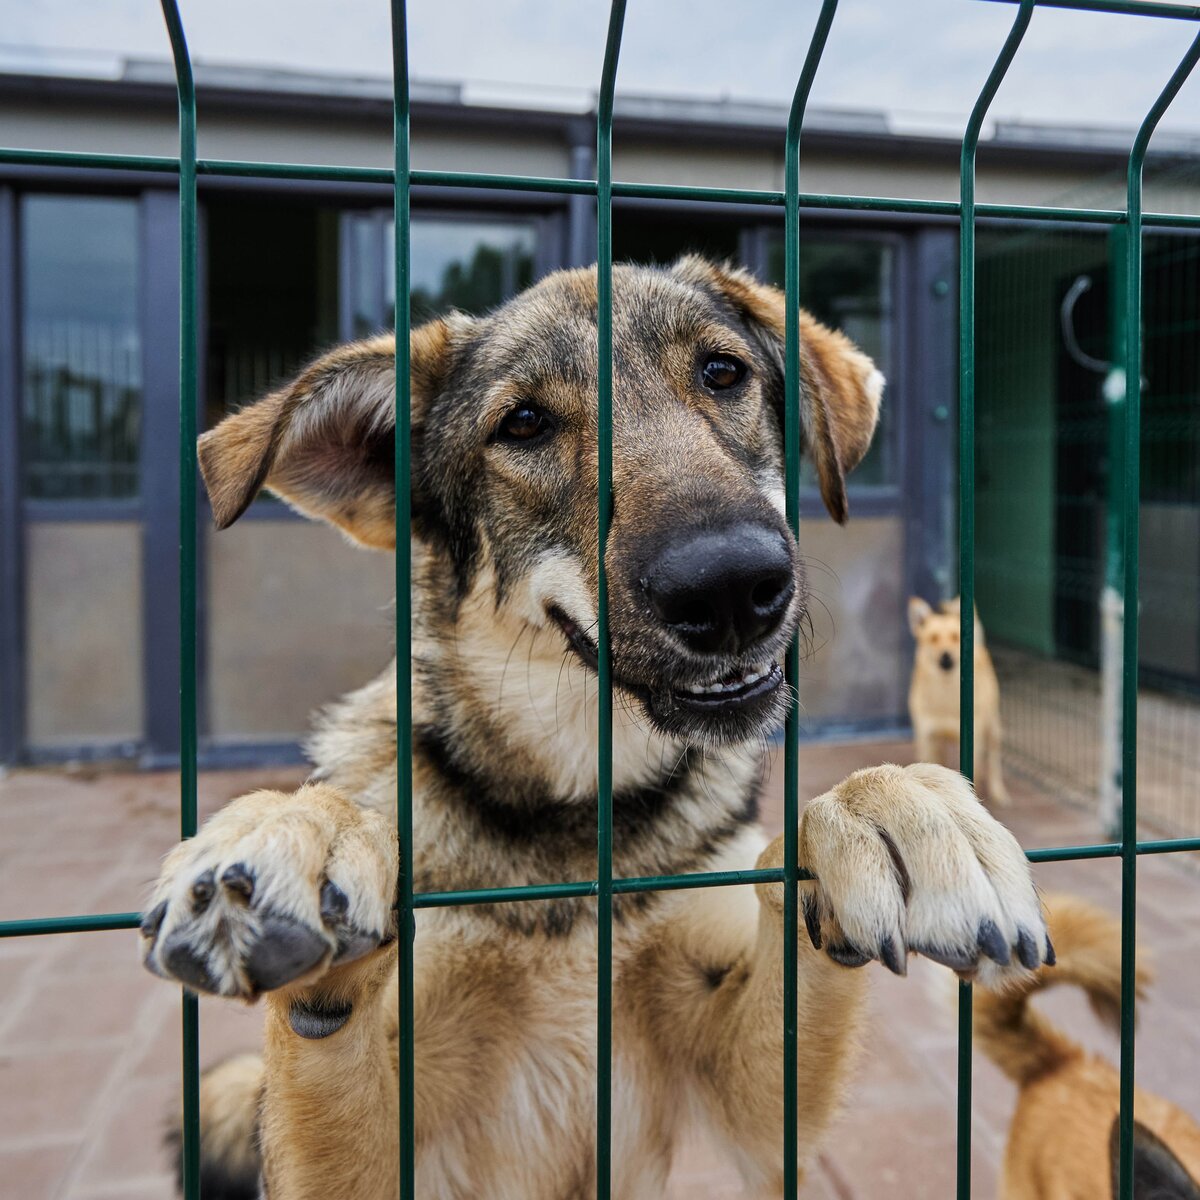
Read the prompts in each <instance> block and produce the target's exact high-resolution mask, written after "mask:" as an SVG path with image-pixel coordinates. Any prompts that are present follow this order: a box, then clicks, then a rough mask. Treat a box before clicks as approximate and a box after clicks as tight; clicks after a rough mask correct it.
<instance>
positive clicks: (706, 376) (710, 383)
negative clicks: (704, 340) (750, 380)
mask: <svg viewBox="0 0 1200 1200" xmlns="http://www.w3.org/2000/svg"><path fill="white" fill-rule="evenodd" d="M745 378H746V364H745V363H744V362H742V360H741V359H740V358H734V357H733V355H732V354H710V355H709V356H708V357H707V358H706V359H705V360H704V361H703V362H702V363H701V364H700V380H701V382H702V383H703V384H704V386H705V387H706V388H708V389H709V390H710V391H713V392H723V391H725V390H727V389H728V388H731V387H736V386H737V385H738V384H739V383H741V382H742V380H743V379H745Z"/></svg>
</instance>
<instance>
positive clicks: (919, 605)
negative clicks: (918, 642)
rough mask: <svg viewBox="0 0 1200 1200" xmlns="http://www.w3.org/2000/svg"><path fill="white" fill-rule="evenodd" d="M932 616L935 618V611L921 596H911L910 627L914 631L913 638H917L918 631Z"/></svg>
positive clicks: (909, 607) (909, 605)
mask: <svg viewBox="0 0 1200 1200" xmlns="http://www.w3.org/2000/svg"><path fill="white" fill-rule="evenodd" d="M931 616H933V609H932V608H930V606H929V605H928V604H927V603H926V602H925V601H924V600H922V599H921V597H920V596H909V598H908V627H909V629H911V630H912V635H913V637H916V636H917V631H918V630H919V629H920V628H921V626H922V625H924V624H925V621H926V619H927V618H929V617H931Z"/></svg>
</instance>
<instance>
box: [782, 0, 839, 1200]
mask: <svg viewBox="0 0 1200 1200" xmlns="http://www.w3.org/2000/svg"><path fill="white" fill-rule="evenodd" d="M837 6H838V0H823V3H822V5H821V11H820V12H819V13H818V14H817V23H816V25H815V26H814V28H813V33H812V38H811V40H810V41H809V44H808V53H807V54H806V55H805V58H804V65H803V67H802V68H801V70H800V77H799V79H798V80H797V81H796V90H795V92H794V93H793V95H792V106H791V109H790V110H789V112H788V123H787V135H786V141H785V144H784V172H783V173H784V184H783V185H784V322H785V324H784V372H783V374H784V380H783V387H784V391H783V431H784V432H783V441H784V448H785V456H786V457H785V461H784V507H785V516H786V518H787V523H788V528H789V529H791V531H792V534H793V535H794V536H795V537H797V538H799V536H800V452H801V446H802V438H803V432H802V428H803V427H802V424H801V420H800V133H801V130H802V129H803V126H804V112H805V109H806V108H807V107H808V98H809V95H810V94H811V92H812V86H813V80H814V79H816V76H817V67H818V66H819V65H820V62H821V55H822V54H823V53H824V52H825V43H826V41H827V40H828V38H829V29H830V27H831V26H832V24H833V17H834V14H835V13H836V12H837ZM786 677H787V681H788V685H789V686H790V687H791V689H792V696H791V703H790V704H789V705H788V714H787V720H786V722H785V724H784V731H783V736H784V751H783V755H784V757H783V1194H784V1196H785V1197H787V1198H788V1200H793V1198H794V1197H795V1195H796V1190H797V1187H798V1185H799V1181H798V1178H797V1174H798V1172H797V1163H796V1119H797V1111H796V1024H797V1021H796V1017H797V1013H796V1006H797V1003H798V995H797V990H796V937H797V935H798V932H799V929H798V921H797V917H798V914H797V904H798V900H799V896H798V892H797V881H798V878H799V863H798V862H797V839H798V836H799V823H800V780H799V770H800V691H799V683H800V635H799V633H796V634H795V635H793V637H792V642H791V645H790V646H789V647H788V652H787V671H786Z"/></svg>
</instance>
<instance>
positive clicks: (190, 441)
mask: <svg viewBox="0 0 1200 1200" xmlns="http://www.w3.org/2000/svg"><path fill="white" fill-rule="evenodd" d="M161 3H162V13H163V20H164V21H165V22H166V25H167V33H168V35H169V37H170V39H171V55H172V58H173V59H174V63H175V90H176V93H177V95H178V100H179V660H180V661H179V832H180V836H182V837H184V838H190V837H193V836H195V833H196V740H197V728H196V364H197V354H196V87H195V83H194V81H193V78H192V61H191V56H190V55H189V53H188V46H187V38H186V36H185V34H184V29H183V21H182V20H181V19H180V16H179V6H178V4H177V3H176V0H161ZM182 1007H183V1021H182V1031H181V1032H182V1042H183V1104H182V1124H183V1129H182V1133H183V1161H182V1174H183V1194H184V1200H199V1197H200V1067H199V1059H200V1012H199V1007H198V1003H197V1000H196V995H195V993H194V992H190V991H186V990H185V991H184V992H183V999H182Z"/></svg>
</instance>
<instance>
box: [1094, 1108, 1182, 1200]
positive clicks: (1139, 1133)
mask: <svg viewBox="0 0 1200 1200" xmlns="http://www.w3.org/2000/svg"><path fill="white" fill-rule="evenodd" d="M1108 1151H1109V1158H1110V1159H1111V1161H1112V1194H1113V1200H1116V1197H1117V1196H1119V1195H1120V1187H1119V1183H1118V1180H1119V1178H1120V1176H1119V1172H1120V1164H1121V1124H1120V1121H1119V1120H1115V1121H1113V1125H1112V1132H1111V1133H1110V1134H1109V1138H1108ZM1133 1196H1134V1200H1200V1181H1197V1180H1196V1179H1195V1178H1194V1177H1193V1176H1192V1175H1190V1174H1189V1173H1188V1169H1187V1168H1186V1167H1185V1166H1184V1165H1183V1163H1181V1162H1180V1161H1179V1159H1178V1157H1176V1155H1175V1153H1174V1152H1173V1151H1172V1150H1171V1148H1170V1146H1168V1145H1167V1144H1166V1142H1164V1141H1163V1140H1162V1139H1161V1138H1160V1137H1159V1136H1158V1135H1157V1134H1155V1133H1153V1132H1151V1131H1150V1130H1149V1129H1147V1128H1146V1126H1145V1125H1143V1124H1142V1123H1141V1122H1140V1121H1134V1123H1133Z"/></svg>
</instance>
